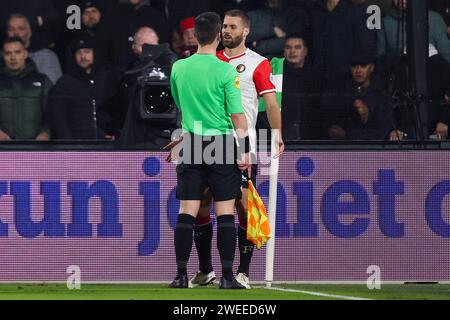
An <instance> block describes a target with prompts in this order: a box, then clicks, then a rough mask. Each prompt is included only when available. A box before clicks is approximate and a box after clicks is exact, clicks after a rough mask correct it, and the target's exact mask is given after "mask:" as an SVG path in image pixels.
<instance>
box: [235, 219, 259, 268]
mask: <svg viewBox="0 0 450 320" xmlns="http://www.w3.org/2000/svg"><path fill="white" fill-rule="evenodd" d="M238 243H239V244H238V245H239V255H240V260H239V268H238V273H245V274H246V275H247V276H248V275H249V270H250V262H251V261H252V256H253V248H254V247H255V245H254V244H253V243H252V242H251V241H249V240H247V230H246V229H243V228H242V227H241V226H239V227H238Z"/></svg>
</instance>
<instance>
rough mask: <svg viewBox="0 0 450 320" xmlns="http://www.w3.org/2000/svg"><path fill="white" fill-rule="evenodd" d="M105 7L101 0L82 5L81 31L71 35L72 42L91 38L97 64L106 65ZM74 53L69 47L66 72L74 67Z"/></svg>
mask: <svg viewBox="0 0 450 320" xmlns="http://www.w3.org/2000/svg"><path fill="white" fill-rule="evenodd" d="M105 10H106V8H105V5H104V4H103V2H102V1H99V0H85V1H83V2H82V3H81V12H82V17H81V30H75V31H74V32H73V33H72V34H71V40H70V41H69V43H70V42H71V41H73V40H77V39H86V38H90V39H91V42H93V43H95V45H96V46H95V60H96V64H101V65H105V64H106V60H107V59H106V52H105V51H106V48H105V43H104V40H103V37H102V26H103V18H104V13H105ZM72 56H73V53H72V52H71V48H70V46H69V45H67V46H66V70H70V69H72V68H73V67H74V65H73V63H74V62H75V61H74V60H73V58H72Z"/></svg>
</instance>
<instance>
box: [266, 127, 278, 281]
mask: <svg viewBox="0 0 450 320" xmlns="http://www.w3.org/2000/svg"><path fill="white" fill-rule="evenodd" d="M277 134H279V133H278V131H277V130H272V139H271V140H272V143H271V159H270V160H271V161H270V176H269V177H270V183H269V210H268V213H267V214H268V216H269V225H270V231H271V233H272V237H271V238H270V239H269V240H268V241H267V246H266V287H267V288H270V287H271V286H272V281H273V265H274V257H275V225H276V211H277V184H278V166H279V158H277V159H274V156H275V155H276V154H277V153H278V145H277V143H276V141H277V139H276V135H277Z"/></svg>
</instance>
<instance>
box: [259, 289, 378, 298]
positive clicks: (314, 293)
mask: <svg viewBox="0 0 450 320" xmlns="http://www.w3.org/2000/svg"><path fill="white" fill-rule="evenodd" d="M262 288H263V289H267V290H275V291H285V292H295V293H303V294H308V295H311V296H318V297H328V298H336V299H346V300H373V299H369V298H361V297H352V296H341V295H337V294H328V293H321V292H314V291H303V290H295V289H285V288H275V287H271V288H267V287H262Z"/></svg>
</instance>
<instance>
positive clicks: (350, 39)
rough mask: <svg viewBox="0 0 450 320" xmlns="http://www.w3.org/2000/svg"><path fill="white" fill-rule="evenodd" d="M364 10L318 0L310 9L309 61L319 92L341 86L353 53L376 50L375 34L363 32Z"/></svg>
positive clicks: (340, 0)
mask: <svg viewBox="0 0 450 320" xmlns="http://www.w3.org/2000/svg"><path fill="white" fill-rule="evenodd" d="M366 8H367V7H366V6H365V5H355V4H352V3H351V0H318V1H317V2H316V4H315V5H314V6H313V8H312V10H311V27H312V33H313V43H312V52H311V58H312V59H313V62H314V71H315V73H316V74H317V76H318V79H320V80H321V81H320V82H321V84H320V85H321V88H320V89H321V91H322V92H326V91H328V90H330V89H332V87H333V86H336V85H338V84H339V83H342V81H343V79H345V77H346V76H347V74H348V70H349V68H350V59H351V57H352V53H353V51H354V50H356V49H360V48H364V49H367V50H368V51H375V50H376V30H369V29H368V28H367V19H368V17H369V16H368V15H367V13H366Z"/></svg>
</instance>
